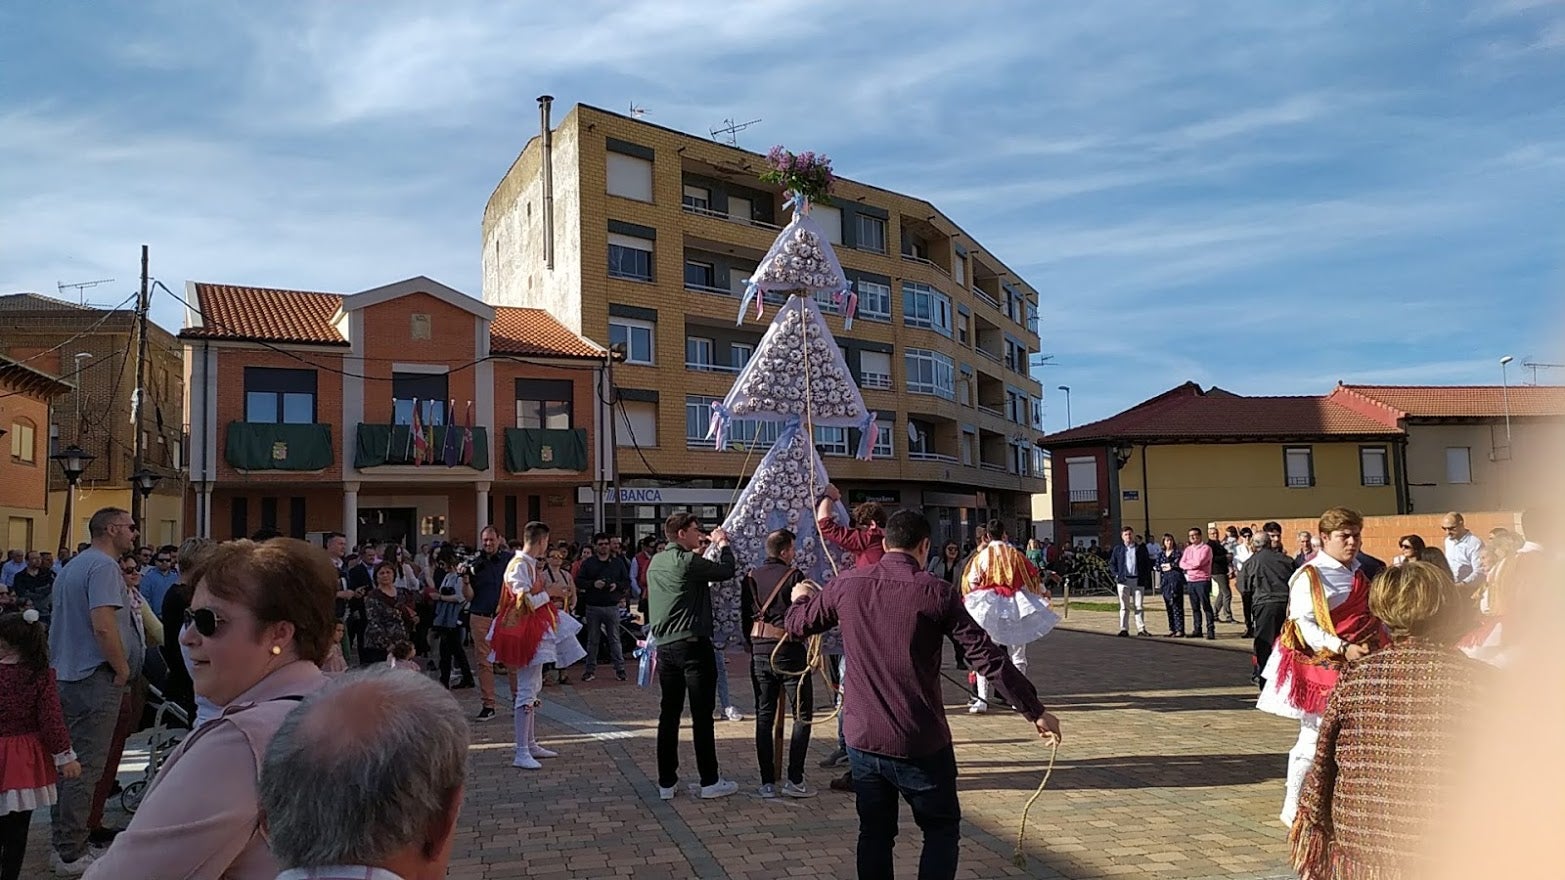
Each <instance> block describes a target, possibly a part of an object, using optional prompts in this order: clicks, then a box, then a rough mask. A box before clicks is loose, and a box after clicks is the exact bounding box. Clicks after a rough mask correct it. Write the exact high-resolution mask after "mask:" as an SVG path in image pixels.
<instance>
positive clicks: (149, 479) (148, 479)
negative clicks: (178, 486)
mask: <svg viewBox="0 0 1565 880" xmlns="http://www.w3.org/2000/svg"><path fill="white" fill-rule="evenodd" d="M162 480H163V476H162V475H161V474H155V473H153V472H152V471H149V470H147V469H146V468H142V469H141V470H139V471H136V472H135V473H134V474H131V475H130V482H131V485H133V486H135V487H136V491H137V492H139V493H141V500H142V501H143V502H145V501H146V500H147V496H148V495H151V494H152V490H153V489H156V488H157V487H158V483H160V482H162Z"/></svg>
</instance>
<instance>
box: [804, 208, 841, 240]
mask: <svg viewBox="0 0 1565 880" xmlns="http://www.w3.org/2000/svg"><path fill="white" fill-rule="evenodd" d="M810 218H811V219H812V220H814V221H815V222H816V223H818V224H820V227H821V230H822V231H823V232H825V233H826V240H827V241H829V242H831V243H832V244H842V210H841V209H840V208H836V207H833V206H831V205H811V206H810Z"/></svg>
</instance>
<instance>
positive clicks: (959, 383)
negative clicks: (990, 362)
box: [956, 373, 973, 406]
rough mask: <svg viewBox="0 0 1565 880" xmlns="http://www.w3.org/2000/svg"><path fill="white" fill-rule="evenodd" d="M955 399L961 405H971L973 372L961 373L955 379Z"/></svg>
mask: <svg viewBox="0 0 1565 880" xmlns="http://www.w3.org/2000/svg"><path fill="white" fill-rule="evenodd" d="M956 399H957V402H958V403H960V404H962V405H963V406H972V405H973V374H972V373H963V374H962V375H960V376H958V377H957V379H956Z"/></svg>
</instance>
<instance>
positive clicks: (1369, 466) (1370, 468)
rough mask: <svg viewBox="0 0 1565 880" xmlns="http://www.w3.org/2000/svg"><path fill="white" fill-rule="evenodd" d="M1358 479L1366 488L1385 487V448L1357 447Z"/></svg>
mask: <svg viewBox="0 0 1565 880" xmlns="http://www.w3.org/2000/svg"><path fill="white" fill-rule="evenodd" d="M1359 479H1360V481H1361V482H1362V483H1363V484H1364V485H1366V486H1385V485H1387V480H1386V447H1384V446H1360V447H1359Z"/></svg>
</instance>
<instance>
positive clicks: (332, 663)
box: [321, 621, 348, 678]
mask: <svg viewBox="0 0 1565 880" xmlns="http://www.w3.org/2000/svg"><path fill="white" fill-rule="evenodd" d="M346 634H347V629H346V628H345V627H344V626H343V625H342V621H338V622H337V629H336V631H335V632H334V633H333V634H332V637H331V647H330V648H329V649H327V651H326V659H325V660H322V661H321V672H323V673H325V674H326V675H330V676H332V677H334V678H335V677H336V676H339V675H341V674H343V673H344V672H347V671H348V660H347V658H345V657H343V656H342V643H343V641H344V639H345V637H346Z"/></svg>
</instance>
